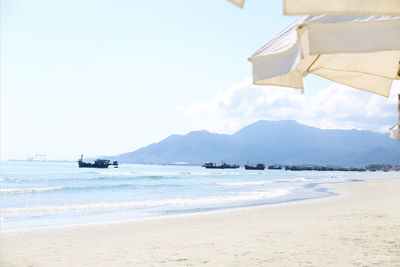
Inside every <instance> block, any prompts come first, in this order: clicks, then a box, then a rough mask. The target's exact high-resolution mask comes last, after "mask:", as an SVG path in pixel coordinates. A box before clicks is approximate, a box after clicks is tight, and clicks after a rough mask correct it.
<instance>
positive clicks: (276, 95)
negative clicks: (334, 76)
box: [184, 78, 400, 133]
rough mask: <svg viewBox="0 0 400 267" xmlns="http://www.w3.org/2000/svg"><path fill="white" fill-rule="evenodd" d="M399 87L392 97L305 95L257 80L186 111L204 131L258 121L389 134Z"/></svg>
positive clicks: (343, 91) (341, 89)
mask: <svg viewBox="0 0 400 267" xmlns="http://www.w3.org/2000/svg"><path fill="white" fill-rule="evenodd" d="M399 93H400V83H398V82H395V83H394V85H393V88H392V93H391V96H390V97H389V98H386V97H382V96H379V95H375V94H371V93H367V92H364V91H361V90H357V89H353V88H350V87H347V86H344V85H340V84H332V85H331V86H329V87H327V88H325V89H321V90H319V91H318V92H317V93H316V94H314V95H311V94H308V93H307V91H306V93H305V94H303V95H302V94H300V91H299V90H294V89H291V88H284V87H276V86H257V85H253V84H252V83H251V79H250V78H249V79H246V80H245V81H243V82H241V83H239V84H236V85H234V86H232V87H231V88H229V89H228V90H226V91H224V92H220V93H218V94H217V95H216V96H215V97H214V99H212V100H210V101H208V102H203V103H194V104H192V105H190V106H187V107H186V108H185V109H184V111H185V112H186V113H187V114H188V115H189V116H191V117H193V120H194V121H195V122H196V124H197V125H198V128H199V129H207V130H209V131H212V132H219V133H233V132H235V131H237V130H239V129H240V128H242V127H243V126H245V125H248V124H250V123H253V122H255V121H257V120H261V119H263V120H289V119H290V120H296V121H298V122H300V123H303V124H307V125H310V126H315V127H318V128H323V129H367V130H372V131H379V132H387V131H388V128H389V127H390V126H392V125H393V124H395V123H396V122H397V119H398V114H397V94H399Z"/></svg>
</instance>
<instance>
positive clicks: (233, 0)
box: [228, 0, 244, 7]
mask: <svg viewBox="0 0 400 267" xmlns="http://www.w3.org/2000/svg"><path fill="white" fill-rule="evenodd" d="M228 1H229V2H231V3H233V4H235V5H237V6H238V7H243V5H244V0H228Z"/></svg>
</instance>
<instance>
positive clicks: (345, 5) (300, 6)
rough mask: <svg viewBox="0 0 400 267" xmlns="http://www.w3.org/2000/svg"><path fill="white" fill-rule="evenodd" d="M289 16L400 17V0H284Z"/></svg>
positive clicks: (285, 9)
mask: <svg viewBox="0 0 400 267" xmlns="http://www.w3.org/2000/svg"><path fill="white" fill-rule="evenodd" d="M284 12H285V14H287V15H322V14H325V15H339V14H358V15H362V14H363V15H392V16H400V1H399V0H284Z"/></svg>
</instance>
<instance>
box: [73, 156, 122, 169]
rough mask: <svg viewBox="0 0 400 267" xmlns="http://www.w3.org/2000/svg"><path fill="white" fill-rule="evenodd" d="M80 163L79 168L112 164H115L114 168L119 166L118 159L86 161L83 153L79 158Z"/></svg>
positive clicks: (106, 166)
mask: <svg viewBox="0 0 400 267" xmlns="http://www.w3.org/2000/svg"><path fill="white" fill-rule="evenodd" d="M78 165H79V168H108V166H110V165H112V166H114V168H118V162H117V161H113V162H112V163H110V160H108V159H96V160H95V161H94V163H90V162H84V161H83V155H81V158H80V159H79V160H78Z"/></svg>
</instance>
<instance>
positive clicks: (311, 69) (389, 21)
mask: <svg viewBox="0 0 400 267" xmlns="http://www.w3.org/2000/svg"><path fill="white" fill-rule="evenodd" d="M249 61H250V62H251V63H252V65H253V83H254V84H258V85H277V86H286V87H292V88H299V89H304V86H303V77H305V76H306V75H308V74H309V73H313V74H316V75H318V76H321V77H323V78H326V79H329V80H332V81H335V82H337V83H341V84H345V85H348V86H350V87H354V88H357V89H362V90H365V91H368V92H371V93H375V94H379V95H382V96H386V97H388V96H389V93H390V89H391V85H392V81H393V80H394V79H399V78H400V63H399V61H400V17H390V16H363V15H320V16H303V17H300V18H299V19H298V20H297V21H295V22H294V23H292V24H291V25H289V26H288V27H287V28H286V29H284V30H283V31H282V32H281V33H280V34H279V35H278V36H276V37H275V38H274V39H272V40H271V41H270V42H269V43H267V44H266V45H264V46H263V47H261V48H260V49H259V50H258V51H256V52H255V53H254V54H253V55H252V56H251V57H250V58H249Z"/></svg>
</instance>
